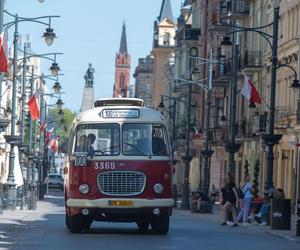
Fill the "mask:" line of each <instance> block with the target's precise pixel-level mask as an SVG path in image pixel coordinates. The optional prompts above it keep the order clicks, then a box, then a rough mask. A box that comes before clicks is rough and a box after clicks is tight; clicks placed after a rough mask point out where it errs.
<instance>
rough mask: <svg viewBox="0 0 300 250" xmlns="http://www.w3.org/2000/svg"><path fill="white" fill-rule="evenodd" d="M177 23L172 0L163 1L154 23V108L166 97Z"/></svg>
mask: <svg viewBox="0 0 300 250" xmlns="http://www.w3.org/2000/svg"><path fill="white" fill-rule="evenodd" d="M175 33H176V23H175V21H174V18H173V13H172V8H171V2H170V0H163V1H162V5H161V9H160V13H159V16H158V17H157V19H156V20H155V22H154V34H153V49H152V55H153V56H154V64H153V86H152V102H153V103H152V105H151V106H152V107H157V106H158V104H159V102H160V97H161V95H165V94H166V93H165V85H164V84H163V82H164V81H165V65H166V62H167V60H168V58H169V56H170V54H171V53H172V52H174V49H175Z"/></svg>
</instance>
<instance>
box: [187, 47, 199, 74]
mask: <svg viewBox="0 0 300 250" xmlns="http://www.w3.org/2000/svg"><path fill="white" fill-rule="evenodd" d="M197 62H198V48H196V47H192V48H190V65H189V68H190V70H197V69H198V68H199V65H198V63H197Z"/></svg>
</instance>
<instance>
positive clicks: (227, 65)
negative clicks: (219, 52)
mask: <svg viewBox="0 0 300 250" xmlns="http://www.w3.org/2000/svg"><path fill="white" fill-rule="evenodd" d="M231 68H232V58H228V59H226V58H225V57H222V56H221V57H219V62H218V63H217V64H216V65H215V68H214V79H217V78H220V77H223V76H228V75H229V74H230V73H231Z"/></svg>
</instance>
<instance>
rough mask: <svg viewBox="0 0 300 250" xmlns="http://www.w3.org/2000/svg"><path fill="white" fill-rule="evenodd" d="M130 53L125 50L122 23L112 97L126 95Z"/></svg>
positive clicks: (124, 31) (125, 43) (124, 34)
mask: <svg viewBox="0 0 300 250" xmlns="http://www.w3.org/2000/svg"><path fill="white" fill-rule="evenodd" d="M130 63H131V60H130V55H129V54H128V51H127V40H126V26H125V23H123V27H122V36H121V42H120V49H119V53H118V54H117V55H116V61H115V84H114V92H113V97H128V86H129V82H130Z"/></svg>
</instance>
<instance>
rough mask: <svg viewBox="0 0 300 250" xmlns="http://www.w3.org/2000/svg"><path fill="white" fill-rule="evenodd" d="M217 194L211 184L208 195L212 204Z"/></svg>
mask: <svg viewBox="0 0 300 250" xmlns="http://www.w3.org/2000/svg"><path fill="white" fill-rule="evenodd" d="M217 193H218V190H217V188H216V187H215V185H214V184H213V185H212V187H211V193H210V199H211V202H212V204H215V202H216V197H217Z"/></svg>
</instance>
